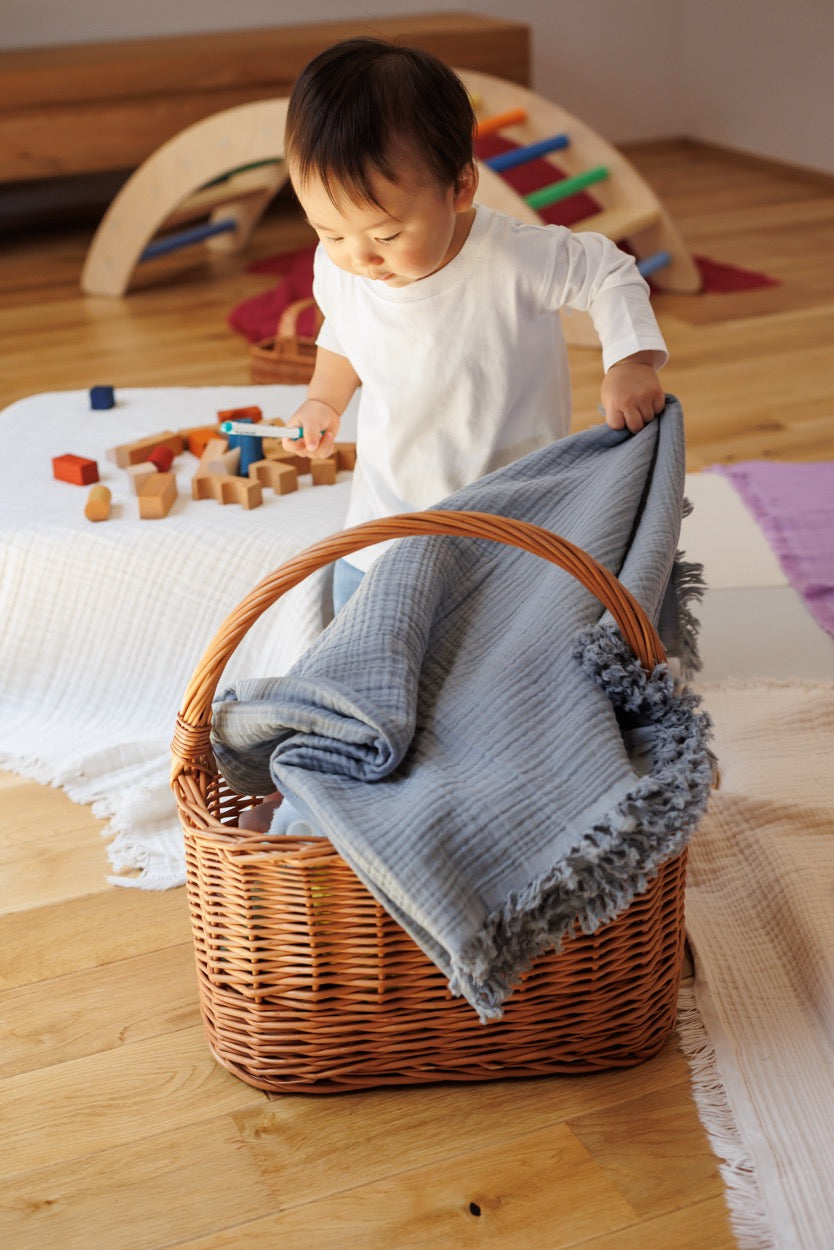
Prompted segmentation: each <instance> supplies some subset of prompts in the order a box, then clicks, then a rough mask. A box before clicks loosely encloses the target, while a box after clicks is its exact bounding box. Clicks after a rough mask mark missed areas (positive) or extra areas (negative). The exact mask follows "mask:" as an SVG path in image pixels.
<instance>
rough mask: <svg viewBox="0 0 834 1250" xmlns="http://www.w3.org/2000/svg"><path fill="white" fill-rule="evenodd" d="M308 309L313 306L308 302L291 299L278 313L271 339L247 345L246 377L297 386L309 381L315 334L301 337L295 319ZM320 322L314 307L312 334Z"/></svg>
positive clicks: (313, 358) (307, 300)
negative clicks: (278, 316) (314, 324)
mask: <svg viewBox="0 0 834 1250" xmlns="http://www.w3.org/2000/svg"><path fill="white" fill-rule="evenodd" d="M311 307H315V301H314V300H312V299H299V300H295V301H294V303H292V304H289V305H288V306H287V307H286V308H285V309H284V311H283V312H282V314H281V317H280V319H279V321H278V326H277V328H276V331H275V337H274V338H271V339H262V340H261V341H260V342H259V343H252V344H251V346H250V348H249V374H250V377H251V379H252V381H253V382H254V383H256V384H257V385H259V386H260V385H269V384H271V383H280V384H282V385H284V386H298V385H302V384H303V383H306V382H309V381H310V378H311V377H312V376H313V367H314V365H315V363H316V340H315V335H314V336H313V337H311V338H305V337H304V336H302V335H299V334H298V318H299V316H300V314H301V313H302V312H304V310H305V309H307V308H311ZM322 321H323V318H322V315H321V313H320V312H319V310H318V309H317V308H316V334H318V330H319V327H320V326H321V323H322Z"/></svg>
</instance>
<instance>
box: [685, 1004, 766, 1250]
mask: <svg viewBox="0 0 834 1250" xmlns="http://www.w3.org/2000/svg"><path fill="white" fill-rule="evenodd" d="M677 1035H678V1044H679V1046H680V1048H681V1050H682V1051H683V1053H684V1055H685V1056H686V1060H687V1062H688V1064H689V1070H690V1073H691V1075H692V1096H693V1098H694V1100H695V1105H696V1107H697V1108H698V1115H699V1117H700V1120H701V1123H702V1125H703V1126H704V1131H705V1132H706V1135H707V1138H708V1139H709V1143H710V1146H711V1147H712V1149H713V1151H714V1153H715V1154H716V1155H717V1157H718V1159H719V1171H720V1172H721V1177H722V1179H723V1181H724V1184H725V1185H726V1189H727V1192H726V1199H727V1207H728V1209H729V1214H730V1224H731V1226H732V1230H733V1233H734V1235H735V1237H736V1239H737V1241H738V1244H739V1247H740V1248H741V1250H776V1243H775V1241H774V1240H773V1233H772V1232H771V1229H770V1225H769V1223H768V1219H767V1215H766V1212H765V1207H764V1202H763V1201H762V1194H761V1190H760V1188H759V1183H758V1179H757V1177H756V1172H755V1168H754V1166H753V1160H752V1158H751V1156H750V1154H749V1152H748V1151H747V1148H746V1147H745V1145H744V1142H743V1141H742V1139H741V1135H740V1134H739V1131H738V1127H737V1125H736V1122H735V1120H734V1118H733V1113H732V1110H731V1108H730V1104H729V1101H728V1098H727V1091H726V1089H725V1088H724V1084H723V1082H722V1080H721V1075H720V1073H719V1070H718V1064H717V1061H716V1056H715V1049H714V1047H713V1045H712V1042H711V1041H710V1038H709V1035H708V1034H707V1031H706V1029H705V1028H704V1024H703V1021H702V1020H701V1015H700V1013H699V1011H698V1008H697V1006H696V1003H695V994H694V991H693V989H692V987H691V986H689V985H683V986H681V990H680V994H679V997H678V1019H677Z"/></svg>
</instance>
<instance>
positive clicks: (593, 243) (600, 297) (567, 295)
mask: <svg viewBox="0 0 834 1250" xmlns="http://www.w3.org/2000/svg"><path fill="white" fill-rule="evenodd" d="M559 235H560V237H559V242H558V246H557V247H556V249H555V255H554V262H553V272H552V281H551V292H552V295H551V298H553V297H554V296H555V298H556V299H557V300H558V304H559V305H562V304H566V305H567V306H568V307H570V308H577V309H581V310H583V311H585V312H588V313H589V314H590V317H591V320H592V321H593V323H594V329H595V330H596V332H597V334H598V335H599V339H600V343H601V344H602V363H603V368H604V369H605V370H606V371H607V370H608V369H610V368H611V366H612V365H613V364H616V362H617V361H618V360H623V359H624V358H625V357H626V356H632V355H633V354H634V353H635V352H641V351H652V352H654V367H655V369H661V368H662V367H663V365H665V364H666V361H667V360H668V359H669V352H668V350H667V347H666V343H665V341H664V339H663V335H662V334H661V332H660V327H659V326H658V324H657V320H656V318H655V315H654V312H653V310H652V306H651V303H650V300H649V285H648V283H647V282H646V280H645V278H643V276H642V275H641V273H640V271H639V270H638V268H637V264H636V261H635V259H634V257H633V256H629V255H628V253H626V252H623V251H622V250H621V249H620V248H618V247H617V245H616V244H615V243H612V241H611V240H610V239H609V238H606V236H605V235H603V234H595V233H594V232H593V231H582V232H577V233H574V232H573V231H571V230H567V229H566V228H560V229H559Z"/></svg>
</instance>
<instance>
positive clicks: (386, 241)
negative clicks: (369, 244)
mask: <svg viewBox="0 0 834 1250" xmlns="http://www.w3.org/2000/svg"><path fill="white" fill-rule="evenodd" d="M400 233H401V232H400V231H399V230H398V231H397V233H396V234H392V235H391V237H390V238H388V239H377V243H393V242H394V240H395V239H398V238H399V237H400Z"/></svg>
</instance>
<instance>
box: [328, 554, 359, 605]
mask: <svg viewBox="0 0 834 1250" xmlns="http://www.w3.org/2000/svg"><path fill="white" fill-rule="evenodd" d="M364 576H365V574H364V572H363V570H362V569H358V568H356V566H355V565H353V564H348V562H347V560H337V561H336V563H335V565H334V566H333V615H334V616H335V614H336V613H337V612H339V611H341V609H342V608H343V607H344V606H345V604H346V603H347V601H348V599H349V598H350V596H351V595H352V594H353V592H354V590H356V589H357V588H358V586H359V583H360V582H361V581H362V578H363V577H364Z"/></svg>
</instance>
